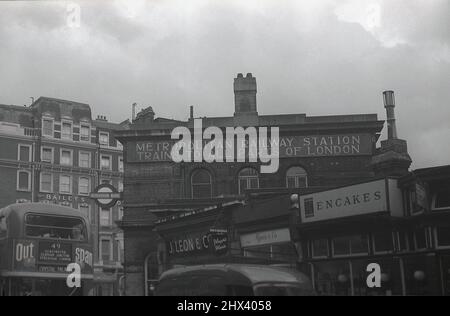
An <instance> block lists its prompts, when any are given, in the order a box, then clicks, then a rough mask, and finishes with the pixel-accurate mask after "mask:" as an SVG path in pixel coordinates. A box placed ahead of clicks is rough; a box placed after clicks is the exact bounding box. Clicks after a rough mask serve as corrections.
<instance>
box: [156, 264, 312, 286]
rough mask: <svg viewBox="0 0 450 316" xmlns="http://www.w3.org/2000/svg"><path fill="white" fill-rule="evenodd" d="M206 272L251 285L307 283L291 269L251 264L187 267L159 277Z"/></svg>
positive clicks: (305, 278)
mask: <svg viewBox="0 0 450 316" xmlns="http://www.w3.org/2000/svg"><path fill="white" fill-rule="evenodd" d="M208 271H211V272H213V271H214V272H219V273H220V272H222V273H228V274H229V273H232V274H238V275H241V276H244V277H246V278H248V279H249V280H250V281H251V282H252V283H253V284H256V283H266V282H267V283H271V282H281V283H309V279H308V278H307V277H306V276H305V275H304V274H303V273H300V272H298V271H295V270H292V269H288V268H281V267H273V266H267V265H251V264H209V265H197V266H187V267H182V268H175V269H171V270H168V271H166V272H164V273H163V274H162V275H161V279H163V278H170V277H177V276H181V275H183V274H190V273H195V272H200V273H207V272H208Z"/></svg>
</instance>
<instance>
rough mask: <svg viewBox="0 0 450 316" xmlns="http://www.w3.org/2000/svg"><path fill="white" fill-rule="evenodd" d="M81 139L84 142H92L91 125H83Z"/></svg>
mask: <svg viewBox="0 0 450 316" xmlns="http://www.w3.org/2000/svg"><path fill="white" fill-rule="evenodd" d="M80 140H81V141H82V142H90V141H91V127H90V126H89V125H81V127H80Z"/></svg>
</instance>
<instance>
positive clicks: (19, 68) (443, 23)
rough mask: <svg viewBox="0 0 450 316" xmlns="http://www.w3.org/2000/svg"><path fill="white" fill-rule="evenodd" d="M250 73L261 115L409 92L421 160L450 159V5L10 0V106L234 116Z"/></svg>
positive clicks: (449, 0)
mask: <svg viewBox="0 0 450 316" xmlns="http://www.w3.org/2000/svg"><path fill="white" fill-rule="evenodd" d="M73 3H76V4H79V8H80V9H81V10H80V13H81V15H80V20H78V19H77V18H76V17H75V18H74V16H75V15H74V14H76V12H77V11H78V10H77V8H76V6H72V5H71V4H73ZM78 21H79V22H80V23H79V25H78ZM78 26H79V27H78ZM239 72H242V73H244V74H245V73H247V72H252V73H253V75H254V76H256V78H257V83H258V111H259V113H260V114H277V113H306V114H307V115H327V114H353V113H378V114H379V118H380V119H384V118H385V113H384V108H383V103H382V95H381V93H382V91H383V90H387V89H392V90H395V92H396V101H397V108H396V111H397V112H396V114H397V120H398V132H399V136H400V137H402V138H405V139H406V140H407V141H408V144H409V151H410V154H411V156H412V158H413V160H414V163H413V168H420V167H427V166H433V165H438V164H450V0H365V1H362V0H320V1H319V0H309V1H306V0H296V1H295V0H293V1H289V0H239V1H238V0H227V1H219V0H189V1H186V0H164V1H162V0H148V1H145V0H127V1H105V0H102V1H100V0H99V1H84V2H83V1H81V2H66V1H28V2H27V1H11V2H8V1H1V2H0V103H2V104H16V105H24V104H30V97H35V98H36V97H39V96H48V97H55V98H62V99H69V100H74V101H79V102H85V103H89V104H90V105H91V106H92V107H93V112H94V115H97V114H104V115H106V116H107V117H108V118H109V119H110V120H112V121H122V120H124V119H126V118H129V117H130V116H131V104H132V103H133V102H137V103H138V104H139V108H143V107H146V106H149V105H151V106H153V108H154V110H155V112H156V114H157V115H158V116H163V117H171V118H176V119H186V118H187V116H188V112H189V109H188V107H189V105H194V106H195V112H196V113H195V114H196V115H198V116H224V115H227V116H228V115H232V114H233V111H234V105H233V103H234V99H233V88H232V84H233V78H234V77H235V76H236V74H237V73H239Z"/></svg>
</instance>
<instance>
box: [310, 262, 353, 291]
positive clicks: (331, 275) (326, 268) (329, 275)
mask: <svg viewBox="0 0 450 316" xmlns="http://www.w3.org/2000/svg"><path fill="white" fill-rule="evenodd" d="M314 281H315V282H314V283H315V286H316V292H317V294H318V295H327V296H329V295H339V296H348V295H351V283H350V266H349V263H348V261H334V262H321V263H315V264H314Z"/></svg>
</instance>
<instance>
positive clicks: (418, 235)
mask: <svg viewBox="0 0 450 316" xmlns="http://www.w3.org/2000/svg"><path fill="white" fill-rule="evenodd" d="M413 236H414V244H415V247H416V250H421V249H426V248H427V239H426V234H425V229H420V230H417V231H415V232H414V233H413Z"/></svg>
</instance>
